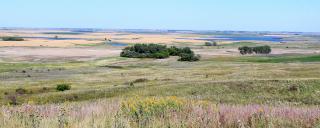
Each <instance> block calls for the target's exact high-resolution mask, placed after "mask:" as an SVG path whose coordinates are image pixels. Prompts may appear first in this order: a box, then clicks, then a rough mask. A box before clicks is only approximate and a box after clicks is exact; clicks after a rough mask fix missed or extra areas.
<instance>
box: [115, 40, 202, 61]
mask: <svg viewBox="0 0 320 128" xmlns="http://www.w3.org/2000/svg"><path fill="white" fill-rule="evenodd" d="M120 56H121V57H128V58H157V59H164V58H168V57H169V56H179V57H180V58H179V61H198V60H199V59H200V56H199V55H195V54H194V52H193V51H192V50H191V49H190V48H189V47H184V48H178V47H175V46H171V47H170V48H167V46H166V45H159V44H135V45H133V46H129V47H126V48H124V49H123V50H122V52H121V53H120Z"/></svg>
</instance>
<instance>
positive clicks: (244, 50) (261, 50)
mask: <svg viewBox="0 0 320 128" xmlns="http://www.w3.org/2000/svg"><path fill="white" fill-rule="evenodd" d="M238 50H239V51H240V54H242V55H245V54H253V53H255V54H269V53H271V47H270V46H268V45H265V46H256V47H248V46H243V47H239V48H238Z"/></svg>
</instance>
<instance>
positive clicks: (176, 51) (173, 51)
mask: <svg viewBox="0 0 320 128" xmlns="http://www.w3.org/2000/svg"><path fill="white" fill-rule="evenodd" d="M168 52H169V55H170V56H179V55H180V53H181V49H180V48H177V47H176V46H171V47H170V48H168Z"/></svg>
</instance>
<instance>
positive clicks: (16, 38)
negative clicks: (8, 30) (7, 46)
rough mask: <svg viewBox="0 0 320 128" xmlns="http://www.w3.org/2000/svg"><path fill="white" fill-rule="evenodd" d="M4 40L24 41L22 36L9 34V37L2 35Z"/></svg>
mask: <svg viewBox="0 0 320 128" xmlns="http://www.w3.org/2000/svg"><path fill="white" fill-rule="evenodd" d="M1 39H2V40H3V41H24V39H23V38H21V37H13V36H7V37H1Z"/></svg>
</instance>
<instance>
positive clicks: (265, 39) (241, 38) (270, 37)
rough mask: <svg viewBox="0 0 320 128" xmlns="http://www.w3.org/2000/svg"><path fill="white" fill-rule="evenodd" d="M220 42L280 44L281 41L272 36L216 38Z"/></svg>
mask: <svg viewBox="0 0 320 128" xmlns="http://www.w3.org/2000/svg"><path fill="white" fill-rule="evenodd" d="M218 38H222V40H231V41H246V40H252V41H269V42H282V41H283V39H282V38H280V37H273V36H218Z"/></svg>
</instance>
